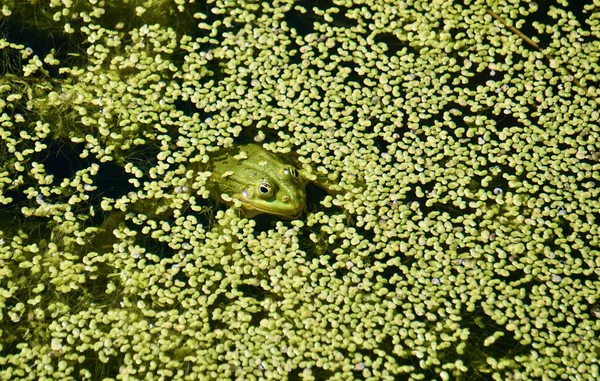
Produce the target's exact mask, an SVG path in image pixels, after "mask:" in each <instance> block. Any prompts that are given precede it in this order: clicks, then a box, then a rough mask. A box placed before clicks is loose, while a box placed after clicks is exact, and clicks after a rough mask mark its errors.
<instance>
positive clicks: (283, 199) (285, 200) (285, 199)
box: [281, 196, 290, 203]
mask: <svg viewBox="0 0 600 381" xmlns="http://www.w3.org/2000/svg"><path fill="white" fill-rule="evenodd" d="M281 201H283V202H285V203H287V202H289V201H290V198H289V197H288V196H283V198H282V199H281Z"/></svg>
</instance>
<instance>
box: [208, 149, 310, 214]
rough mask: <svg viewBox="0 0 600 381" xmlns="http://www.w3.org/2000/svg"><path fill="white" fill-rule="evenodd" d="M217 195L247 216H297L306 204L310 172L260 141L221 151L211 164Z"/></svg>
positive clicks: (213, 191) (211, 186)
mask: <svg viewBox="0 0 600 381" xmlns="http://www.w3.org/2000/svg"><path fill="white" fill-rule="evenodd" d="M207 169H208V171H210V172H211V175H210V177H209V178H208V182H207V188H208V189H209V190H210V192H211V195H212V197H213V198H215V199H217V200H218V201H220V202H223V203H225V204H226V205H228V206H233V207H236V208H239V210H240V211H241V212H242V214H243V216H244V217H247V218H252V217H255V216H257V215H259V214H269V215H273V216H276V217H279V218H282V219H296V218H298V217H299V216H300V215H301V214H302V212H303V211H304V209H305V206H306V185H307V183H308V182H309V177H310V176H309V175H307V174H305V172H304V171H302V170H300V169H299V168H297V167H296V166H294V165H292V164H290V163H288V162H287V161H285V160H284V159H282V158H280V157H279V156H277V155H276V154H274V153H272V152H270V151H268V150H266V149H265V148H263V147H262V146H261V145H258V144H253V143H249V144H240V145H236V146H233V147H231V148H228V149H223V150H220V151H219V152H218V153H215V154H214V156H212V157H211V159H210V162H209V163H208V168H207Z"/></svg>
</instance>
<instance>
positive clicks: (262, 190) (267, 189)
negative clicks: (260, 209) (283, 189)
mask: <svg viewBox="0 0 600 381" xmlns="http://www.w3.org/2000/svg"><path fill="white" fill-rule="evenodd" d="M256 190H258V194H259V195H261V196H263V197H269V196H271V195H272V194H273V186H272V185H271V183H270V182H268V181H267V180H264V179H263V180H261V181H259V183H258V184H257V185H256Z"/></svg>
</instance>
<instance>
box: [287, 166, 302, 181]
mask: <svg viewBox="0 0 600 381" xmlns="http://www.w3.org/2000/svg"><path fill="white" fill-rule="evenodd" d="M285 173H286V174H287V173H289V174H290V175H292V177H293V178H294V179H296V180H297V179H298V177H300V175H299V174H298V171H297V170H296V168H294V167H287V168H286V169H285Z"/></svg>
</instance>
